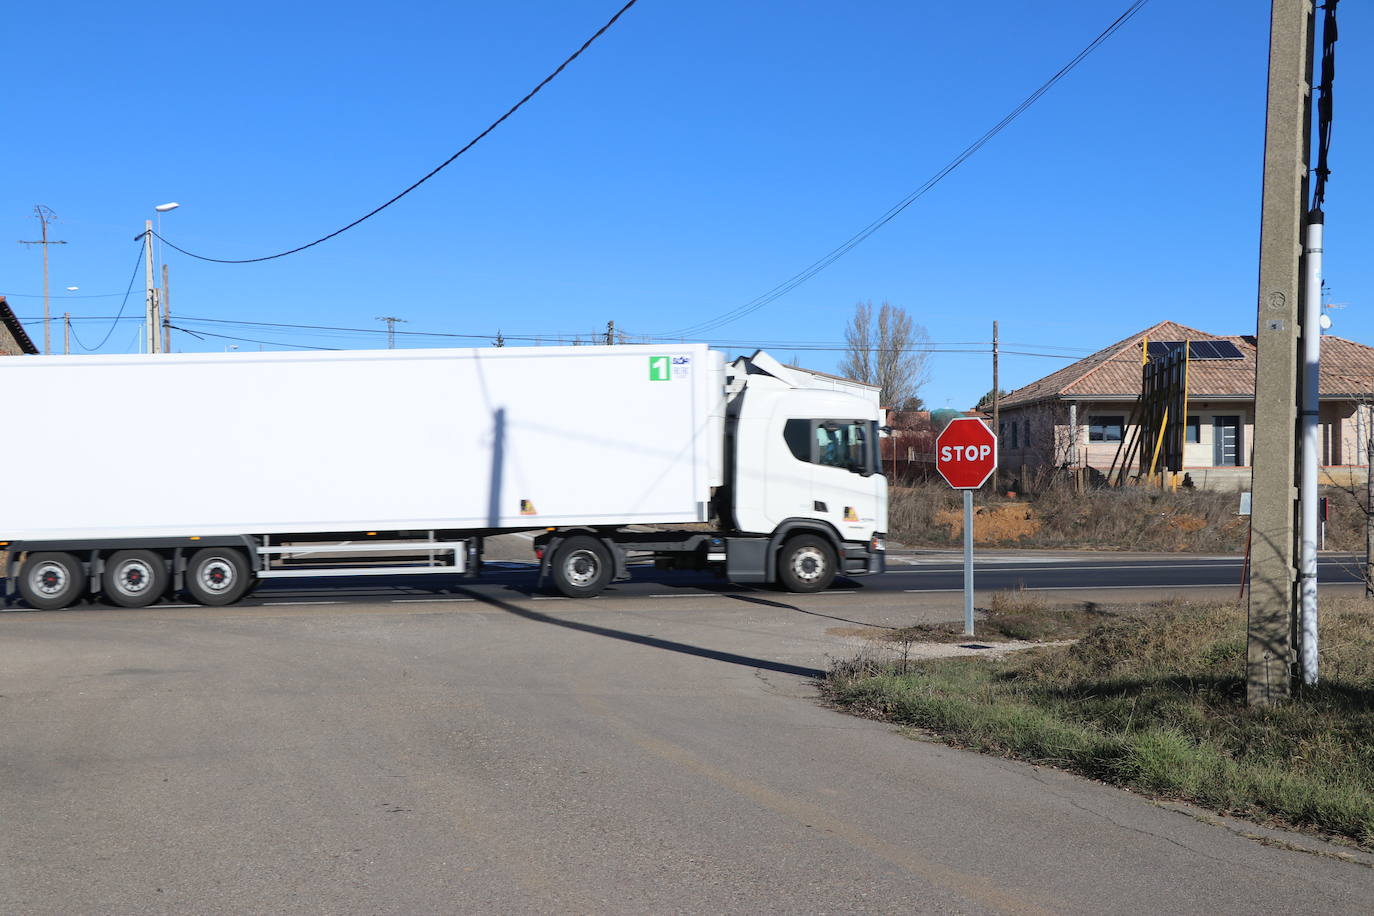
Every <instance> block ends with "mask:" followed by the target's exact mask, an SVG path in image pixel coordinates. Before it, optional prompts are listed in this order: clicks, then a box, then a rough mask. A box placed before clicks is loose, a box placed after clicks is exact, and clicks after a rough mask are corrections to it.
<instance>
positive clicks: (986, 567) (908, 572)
mask: <svg viewBox="0 0 1374 916" xmlns="http://www.w3.org/2000/svg"><path fill="white" fill-rule="evenodd" d="M1236 563H1237V565H1239V563H1240V561H1239V560H1237V561H1236ZM951 565H952V566H953V565H957V566H958V567H959V568H960V569H962V568H963V564H962V563H957V564H955V563H951ZM973 567H974V569H981V570H983V571H984V572H990V573H991V572H999V573H1000V572H1044V571H1045V568H1044V567H1043V566H997V565H995V564H991V563H978V562H976V561H975V562H974V564H973ZM1217 568H1219V567H1218V564H1216V563H1177V564H1171V565H1167V566H1149V565H1141V564H1138V563H1122V564H1119V565H1115V566H1073V565H1066V566H1064V567H1063V568H1062V569H1061V570H1060V572H1080V571H1086V570H1114V569H1128V570H1131V569H1133V570H1140V571H1142V572H1143V571H1146V570H1164V571H1167V570H1171V569H1217ZM1221 568H1225V567H1221ZM887 572H888V574H889V575H898V576H938V575H941V574H946V573H948V572H950V570H944V569H889V570H888V571H887Z"/></svg>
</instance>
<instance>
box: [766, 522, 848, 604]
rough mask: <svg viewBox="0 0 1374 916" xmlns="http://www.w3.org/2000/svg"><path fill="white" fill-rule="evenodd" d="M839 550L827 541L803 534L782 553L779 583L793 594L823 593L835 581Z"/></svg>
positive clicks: (788, 543)
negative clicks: (836, 556)
mask: <svg viewBox="0 0 1374 916" xmlns="http://www.w3.org/2000/svg"><path fill="white" fill-rule="evenodd" d="M835 567H836V562H835V548H833V547H831V546H830V542H829V541H827V540H826V539H825V538H823V537H820V536H818V535H814V534H799V535H797V536H796V537H794V538H790V539H788V541H787V543H785V544H783V545H782V550H780V551H779V552H778V581H779V582H780V583H782V587H783V588H785V589H787V590H788V591H789V592H819V591H823V590H824V589H826V588H829V587H830V583H831V582H834V581H835Z"/></svg>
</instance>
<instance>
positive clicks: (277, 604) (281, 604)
mask: <svg viewBox="0 0 1374 916" xmlns="http://www.w3.org/2000/svg"><path fill="white" fill-rule="evenodd" d="M306 604H343V602H342V601H264V602H263V603H262V605H261V606H262V607H293V606H300V605H306Z"/></svg>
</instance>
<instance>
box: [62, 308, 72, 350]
mask: <svg viewBox="0 0 1374 916" xmlns="http://www.w3.org/2000/svg"><path fill="white" fill-rule="evenodd" d="M71 352H72V313H71V312H63V313H62V355H63V356H69V355H71Z"/></svg>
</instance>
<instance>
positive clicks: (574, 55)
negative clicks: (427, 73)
mask: <svg viewBox="0 0 1374 916" xmlns="http://www.w3.org/2000/svg"><path fill="white" fill-rule="evenodd" d="M637 2H638V0H629V2H628V3H626V4H625V5H624V6H622V7H621V8H620V9H619V10H617V11H616V14H615V15H614V16H612V17H611V18H610V19H609V20H608V21H607V22H606V24H605V25H603V26H602V27H601V28H599V29H597V30H596V34H595V35H593V36H592V37H591V38H588V39H587V40H586V41H584V42H583V43H582V47H580V48H578V49H577V50H576V51H574V52H573V53H572V55H571V56H569V57H568V58H567V60H565V61H563V63H561V64H559V65H558V67H557V68H556V69H555V70H554V71H553V72H552V73H550V74H549V75H548V76H546V77H544V78H543V79H542V80H540V82H539V85H537V86H535V87H534V88H533V89H531V90H530V91H529V92H527V93H525V97H524V98H522V99H521V100H520V101H518V102H516V103H515V104H514V105H512V106H511V107H510V108H508V109H506V113H505V114H503V115H501V117H499V118H497V119H496V120H495V121H492V122H491V123H490V124H488V125H487V128H486V129H485V130H483V131H482V132H481V133H480V134H478V135H477V136H475V137H473V138H472V139H471V140H469V141H468V142H467V144H466V145H464V146H463V148H462V149H460V150H458V152H456V153H454V154H453V155H452V156H449V157H448V158H447V159H445V160H444V161H443V162H441V163H439V164H438V165H437V166H435V167H434V168H433V169H431V170H430V171H429V173H428V174H426V175H425V176H424V177H423V178H421V179H420V180H419V181H417V182H415V183H414V184H412V185H411V186H410V187H408V188H406V189H405V190H404V191H402V192H401V193H399V194H397V195H396V196H395V197H393V198H391V199H390V200H388V201H387V202H386V203H384V204H382V205H381V206H379V207H375V208H373V209H372V210H369V211H368V212H367V213H364V214H363V215H362V216H360V217H358V218H357V219H355V220H354V221H353V222H351V223H349V224H348V225H347V226H344V227H343V228H341V229H335V230H334V231H333V232H331V233H329V234H328V235H325V236H321V237H320V238H317V239H315V241H313V242H308V243H306V244H304V245H299V246H297V247H295V248H292V249H290V250H288V251H280V252H277V253H276V254H269V255H264V256H263V257H260V258H211V257H206V256H205V255H201V254H194V253H192V252H190V251H187V250H186V249H185V248H181V247H179V246H177V245H175V244H173V243H172V242H169V241H167V240H166V239H165V238H162V236H161V235H160V234H158V233H157V232H153V235H154V236H155V237H156V238H158V239H161V240H162V243H163V244H164V245H167V246H169V247H170V248H173V249H175V250H176V251H179V252H181V253H182V254H184V255H186V256H187V257H191V258H196V259H197V260H201V261H211V262H213V263H215V264H256V263H258V262H259V261H271V260H274V259H276V258H284V257H286V256H287V255H289V254H296V253H297V252H301V251H304V250H305V249H307V248H313V247H314V246H316V245H318V244H320V243H321V242H327V241H329V240H330V239H332V238H334V237H335V236H336V235H342V234H343V233H345V232H347V231H348V230H349V229H352V228H353V227H354V226H356V225H358V224H359V223H361V222H363V221H364V220H367V219H371V218H372V217H374V216H376V215H377V214H378V213H381V212H382V211H383V210H385V209H386V208H387V207H389V206H391V205H392V204H394V203H396V201H398V200H400V199H401V198H402V197H405V196H406V195H407V194H409V193H410V192H411V191H414V190H415V189H416V188H418V187H419V186H420V185H422V184H424V183H425V182H426V181H429V180H430V179H431V178H433V177H434V176H435V175H437V174H439V172H441V171H443V169H444V168H446V167H447V166H448V165H449V164H450V163H452V162H453V161H454V160H455V159H457V158H458V157H459V156H461V155H463V154H464V153H466V152H467V151H468V150H470V149H472V148H473V147H474V146H476V145H477V143H478V142H479V141H480V140H482V138H484V137H485V136H486V135H487V134H489V133H491V132H492V131H493V130H495V129H496V128H497V127H498V126H500V124H501V122H503V121H505V120H506V119H507V118H509V117H510V116H511V115H513V114H515V113H516V112H517V111H519V110H520V109H521V107H523V106H524V104H525V103H526V102H528V101H529V100H530V99H532V98H534V97H535V95H536V94H538V92H539V90H541V89H543V88H544V87H545V86H547V85H548V84H549V83H551V82H553V80H554V78H555V77H557V76H558V74H560V73H562V72H563V70H564V69H565V68H567V66H568V65H569V64H571V63H572V62H573V61H575V60H577V58H579V57H581V56H582V52H583V51H585V50H587V49H588V48H589V47H591V45H592V42H594V41H596V40H597V39H598V38H600V37H601V36H602V35H604V34H605V33H606V31H607V30H608V29H609V28H610V27H611V26H613V25H615V23H616V20H618V19H619V18H620V17H621V16H623V15H624V14H625V12H626V11H627V10H629V8H630V7H632V6H634V5H635V4H636V3H637ZM150 231H151V230H150Z"/></svg>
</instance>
